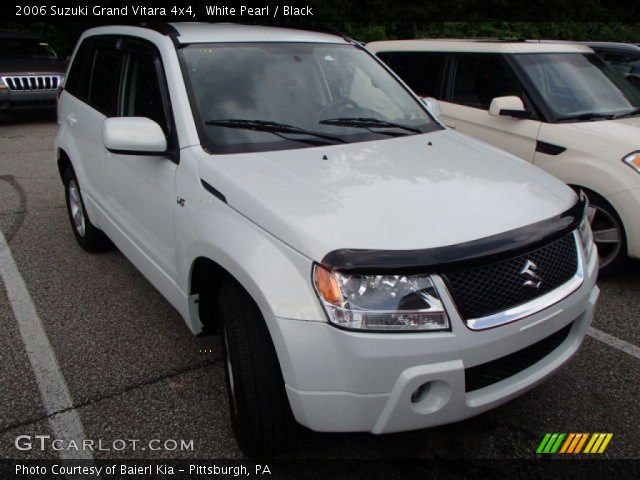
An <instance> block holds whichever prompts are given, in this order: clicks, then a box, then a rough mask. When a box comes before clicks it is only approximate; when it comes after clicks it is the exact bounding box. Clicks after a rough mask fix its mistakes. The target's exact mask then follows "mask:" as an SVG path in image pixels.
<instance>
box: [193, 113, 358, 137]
mask: <svg viewBox="0 0 640 480" xmlns="http://www.w3.org/2000/svg"><path fill="white" fill-rule="evenodd" d="M204 123H205V124H206V125H213V126H216V127H227V128H242V129H246V130H255V131H256V132H269V133H273V134H275V135H278V136H280V137H282V135H280V134H283V133H284V134H299V135H311V136H313V137H318V138H322V139H325V140H329V141H331V142H340V143H346V142H345V140H343V139H342V138H340V137H335V136H333V135H325V134H324V133H320V132H313V131H311V130H306V129H304V128H300V127H295V126H293V125H287V124H286V123H278V122H270V121H267V120H244V119H240V118H228V119H224V120H207V121H206V122H204ZM282 138H286V139H287V140H293V141H298V142H308V141H309V139H303V138H289V137H282Z"/></svg>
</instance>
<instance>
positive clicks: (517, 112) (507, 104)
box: [489, 96, 531, 118]
mask: <svg viewBox="0 0 640 480" xmlns="http://www.w3.org/2000/svg"><path fill="white" fill-rule="evenodd" d="M489 115H495V116H496V117H498V116H502V117H514V118H529V117H530V116H531V112H529V111H527V110H525V109H524V103H522V100H521V99H520V98H519V97H516V96H511V97H496V98H494V99H493V100H491V105H489Z"/></svg>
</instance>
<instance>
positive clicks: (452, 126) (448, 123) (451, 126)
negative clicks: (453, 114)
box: [442, 120, 456, 128]
mask: <svg viewBox="0 0 640 480" xmlns="http://www.w3.org/2000/svg"><path fill="white" fill-rule="evenodd" d="M442 123H444V124H445V125H446V126H447V127H449V128H456V122H454V121H452V120H442Z"/></svg>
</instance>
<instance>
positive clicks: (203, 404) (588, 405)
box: [0, 115, 640, 459]
mask: <svg viewBox="0 0 640 480" xmlns="http://www.w3.org/2000/svg"><path fill="white" fill-rule="evenodd" d="M56 128H57V125H56V123H55V118H54V117H53V116H38V115H36V116H33V115H32V116H26V117H19V118H15V117H2V118H0V147H1V148H0V231H1V232H2V233H3V235H4V236H5V238H6V240H7V242H8V244H9V246H10V250H11V254H12V256H13V258H14V260H15V264H16V265H17V267H18V269H19V272H20V274H21V276H22V278H23V279H24V282H25V285H26V288H27V290H28V292H29V294H30V296H31V299H32V301H33V304H34V305H35V308H36V311H37V314H38V316H39V317H40V320H41V321H42V326H43V328H44V331H45V332H46V336H47V337H48V339H49V342H50V344H51V346H52V349H53V351H54V353H55V356H56V357H57V361H58V365H59V367H60V371H61V372H62V375H63V376H64V379H65V381H66V384H67V385H68V389H69V392H70V394H71V398H72V401H73V406H72V410H73V411H75V412H77V414H78V416H79V418H80V420H81V422H82V425H83V426H84V431H85V435H86V437H87V438H90V439H101V440H102V441H103V442H104V445H111V444H112V442H113V441H114V440H116V439H139V440H141V442H142V444H141V445H148V441H150V440H152V439H159V440H161V441H163V442H164V441H165V440H176V441H177V442H180V440H183V441H186V443H187V444H188V443H189V441H192V448H187V449H185V450H180V449H178V450H173V451H168V450H164V449H160V450H151V449H150V448H145V450H137V451H133V450H131V449H126V450H123V451H114V450H111V451H97V452H95V453H94V456H95V457H96V458H220V457H225V458H237V457H241V456H242V454H241V452H240V451H239V450H238V447H237V446H236V443H235V441H234V439H233V435H232V433H231V426H230V423H229V416H228V409H229V406H228V403H227V399H226V393H225V385H224V372H223V368H222V363H221V353H220V344H219V338H218V337H217V336H205V337H194V336H192V335H191V334H190V332H189V331H188V329H187V327H186V325H185V324H184V322H183V320H182V319H181V318H180V316H179V315H178V314H177V312H176V311H175V310H174V309H173V308H172V307H171V306H170V305H169V303H168V302H167V301H166V300H164V298H163V297H162V296H161V295H160V294H159V293H158V292H157V291H156V290H155V289H154V288H153V287H152V286H151V284H150V283H149V282H148V281H147V280H146V279H145V278H144V277H143V276H142V275H141V274H140V273H139V272H138V271H137V270H136V269H135V268H134V267H133V266H132V265H131V263H130V262H129V261H128V260H127V259H126V258H125V257H124V256H123V255H122V254H121V253H120V252H118V251H117V250H114V251H111V252H107V253H104V254H99V255H90V254H87V253H85V252H84V251H82V250H81V249H80V247H79V246H78V245H77V244H76V242H75V240H74V238H73V235H72V232H71V229H70V226H69V223H68V219H67V215H66V211H65V201H64V193H63V188H62V184H61V182H60V178H59V176H58V172H57V169H56V163H55V158H54V152H53V141H54V136H55V133H56ZM639 267H640V264H639V263H638V262H629V265H628V268H627V271H625V272H623V273H621V274H619V275H616V276H613V277H611V278H607V279H602V280H600V282H599V285H600V287H601V289H602V295H601V298H600V302H599V306H598V310H597V315H596V318H595V321H594V323H593V326H594V327H595V328H597V329H599V330H601V331H603V332H606V333H608V334H610V335H612V336H614V337H615V338H617V339H620V340H623V341H624V342H628V343H629V344H632V345H635V346H639V345H640V332H639V329H638V327H639V325H640V302H639V300H640V274H639V272H640V268H639ZM205 350H206V352H204V351H205ZM209 350H210V351H209ZM639 379H640V358H636V357H634V356H633V355H631V354H629V353H627V352H624V351H622V350H620V349H618V348H615V347H612V346H610V345H608V344H605V343H603V342H602V341H599V340H597V339H594V338H592V337H587V338H586V340H585V342H584V345H583V346H582V348H581V350H580V351H579V353H578V354H577V355H576V356H575V357H574V359H573V360H572V361H571V362H570V363H569V364H568V365H567V366H566V367H565V368H563V369H562V370H561V371H560V372H559V373H558V374H557V375H555V376H554V377H553V378H551V379H550V380H549V381H547V382H546V383H544V384H543V385H541V386H539V387H538V388H536V389H534V390H532V391H531V392H529V393H527V394H525V395H524V396H522V397H520V398H518V399H516V400H514V401H512V402H510V403H508V404H506V405H504V406H502V407H500V408H498V409H495V410H493V411H490V412H488V413H485V414H483V415H480V416H478V417H475V418H473V419H470V420H467V421H464V422H460V423H457V424H454V425H448V426H443V427H438V428H433V429H429V430H421V431H415V432H408V433H402V434H393V435H386V436H374V435H369V434H318V433H314V432H310V431H301V432H300V435H299V438H298V440H297V441H296V442H295V445H292V446H291V449H290V450H289V451H288V452H286V453H285V454H283V455H282V457H283V458H299V459H305V458H358V459H367V458H472V459H479V458H514V457H517V458H535V457H536V454H535V450H536V447H537V446H538V443H539V442H540V440H541V438H542V436H543V435H544V434H545V433H546V432H612V433H613V434H614V436H613V439H612V441H611V443H610V444H609V446H608V448H607V450H606V452H605V453H604V454H603V456H605V457H607V458H640V424H639V422H638V411H640V389H639ZM48 415H49V416H50V415H51V413H47V412H46V410H45V407H44V405H43V402H42V399H41V395H40V393H39V390H38V385H37V383H36V378H35V377H34V373H33V370H32V368H31V365H30V363H29V357H28V356H27V351H26V350H25V345H24V343H23V341H22V339H21V336H20V333H19V330H18V323H17V321H16V317H15V314H14V311H13V310H12V307H11V305H10V303H9V301H8V299H7V291H6V285H4V284H3V283H2V281H0V458H44V457H56V455H57V453H56V452H55V451H53V450H51V448H50V447H47V448H45V449H44V450H42V451H41V450H40V449H38V448H36V449H31V450H20V449H17V448H16V446H15V439H16V437H18V436H20V435H50V434H52V432H51V427H50V422H49V421H48V420H49V418H48ZM171 445H172V444H171Z"/></svg>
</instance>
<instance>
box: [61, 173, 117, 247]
mask: <svg viewBox="0 0 640 480" xmlns="http://www.w3.org/2000/svg"><path fill="white" fill-rule="evenodd" d="M63 182H64V196H65V199H66V201H67V214H68V216H69V222H70V223H71V230H72V231H73V236H74V237H76V241H77V242H78V245H80V247H82V249H83V250H85V251H87V252H89V253H99V252H104V251H106V250H110V249H111V248H113V244H112V243H111V241H110V240H109V238H107V236H106V235H105V234H104V233H103V232H102V231H101V230H98V229H97V228H96V227H95V226H94V225H93V223H91V220H89V217H88V215H87V209H86V208H85V206H84V200H83V199H82V192H81V191H80V185H79V184H78V179H77V178H76V175H75V173H74V172H73V170H71V169H67V170H66V171H65V172H64V175H63ZM78 206H79V207H80V208H77V207H78ZM74 215H75V218H74ZM76 220H79V221H80V222H79V224H78V223H76Z"/></svg>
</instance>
